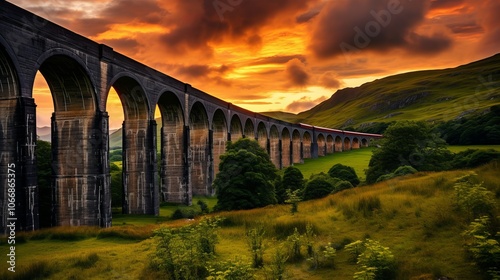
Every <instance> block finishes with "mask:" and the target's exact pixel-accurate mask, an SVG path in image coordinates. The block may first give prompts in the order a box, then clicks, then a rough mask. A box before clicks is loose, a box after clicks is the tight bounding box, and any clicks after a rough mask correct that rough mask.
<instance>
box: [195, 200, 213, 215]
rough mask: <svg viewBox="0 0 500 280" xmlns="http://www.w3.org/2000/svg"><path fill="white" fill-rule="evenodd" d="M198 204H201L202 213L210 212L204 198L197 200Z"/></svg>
mask: <svg viewBox="0 0 500 280" xmlns="http://www.w3.org/2000/svg"><path fill="white" fill-rule="evenodd" d="M196 204H198V206H200V209H201V213H202V214H207V213H208V212H210V210H209V209H208V205H207V203H206V202H205V201H203V200H198V201H197V202H196Z"/></svg>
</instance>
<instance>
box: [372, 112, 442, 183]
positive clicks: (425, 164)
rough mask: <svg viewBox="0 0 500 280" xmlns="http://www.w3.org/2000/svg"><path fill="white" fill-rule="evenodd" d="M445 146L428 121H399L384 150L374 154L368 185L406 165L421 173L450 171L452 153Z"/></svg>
mask: <svg viewBox="0 0 500 280" xmlns="http://www.w3.org/2000/svg"><path fill="white" fill-rule="evenodd" d="M445 145H446V143H445V141H444V140H443V139H441V138H439V137H438V136H437V135H436V134H435V133H433V131H432V129H431V128H430V127H429V126H428V125H427V124H426V123H424V122H415V121H402V122H397V123H395V124H393V125H391V126H390V127H389V128H387V130H386V132H385V134H384V138H383V139H382V140H381V147H380V148H379V149H376V150H374V151H373V155H372V157H371V159H370V163H369V164H368V169H367V170H366V182H367V183H369V184H371V183H375V181H376V180H377V179H378V178H379V177H380V176H382V175H384V174H388V173H391V172H393V171H394V170H396V169H397V168H398V167H399V166H402V165H409V166H412V167H414V168H415V169H417V170H421V171H427V170H443V169H449V168H450V167H451V166H449V164H448V162H449V161H450V160H451V157H452V154H451V152H449V151H448V150H447V149H446V148H445Z"/></svg>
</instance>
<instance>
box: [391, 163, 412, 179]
mask: <svg viewBox="0 0 500 280" xmlns="http://www.w3.org/2000/svg"><path fill="white" fill-rule="evenodd" d="M417 172H418V170H417V169H415V168H413V167H412V166H410V165H403V166H400V167H398V168H397V169H396V170H395V171H394V172H393V174H394V175H395V176H404V175H408V174H415V173H417Z"/></svg>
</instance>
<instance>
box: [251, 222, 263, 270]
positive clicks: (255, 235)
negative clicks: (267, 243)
mask: <svg viewBox="0 0 500 280" xmlns="http://www.w3.org/2000/svg"><path fill="white" fill-rule="evenodd" d="M264 233H265V231H264V228H263V227H262V226H260V227H257V228H253V229H250V230H248V231H247V244H248V247H249V249H250V253H251V254H252V267H253V268H259V267H262V266H263V265H264V247H263V245H262V242H263V241H264Z"/></svg>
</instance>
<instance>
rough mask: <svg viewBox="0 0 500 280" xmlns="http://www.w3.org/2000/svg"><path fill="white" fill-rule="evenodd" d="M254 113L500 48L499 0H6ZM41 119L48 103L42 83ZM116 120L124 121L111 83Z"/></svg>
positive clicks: (293, 107)
mask: <svg viewBox="0 0 500 280" xmlns="http://www.w3.org/2000/svg"><path fill="white" fill-rule="evenodd" d="M9 2H12V3H14V4H16V5H18V6H20V7H22V8H24V9H27V10H30V11H32V12H34V13H35V14H38V15H40V16H42V17H44V18H46V19H48V20H51V21H53V22H55V23H57V24H59V25H61V26H63V27H65V28H68V29H70V30H72V31H74V32H76V33H79V34H81V35H83V36H86V37H88V38H90V39H92V40H94V41H96V42H99V43H103V44H106V45H108V46H110V47H112V48H113V49H114V50H115V51H117V52H120V53H122V54H124V55H127V56H129V57H131V58H133V59H135V60H137V61H139V62H142V63H144V64H146V65H148V66H150V67H153V68H155V69H157V70H159V71H161V72H163V73H165V74H167V75H170V76H173V77H175V78H177V79H179V80H181V81H183V82H186V83H189V84H191V85H192V86H193V87H196V88H198V89H201V90H203V91H205V92H207V93H209V94H211V95H214V96H216V97H218V98H221V99H223V100H225V101H227V102H231V103H233V104H236V105H239V106H241V107H243V108H247V109H249V110H252V111H256V112H263V111H287V112H292V113H298V112H301V111H304V110H307V109H309V108H311V107H313V106H314V105H316V104H318V103H319V102H321V101H323V100H325V99H328V98H329V97H330V96H331V95H332V94H333V93H335V91H336V90H338V89H342V88H345V87H355V86H359V85H361V84H363V83H365V82H369V81H372V80H375V79H378V78H382V77H385V76H389V75H394V74H398V73H404V72H409V71H415V70H421V69H440V68H449V67H456V66H458V65H462V64H466V63H469V62H472V61H475V60H479V59H482V58H486V57H489V56H491V55H494V54H496V53H498V52H499V51H500V17H499V16H498V15H499V14H500V1H498V0H484V1H479V0H420V1H418V0H141V1H137V0H9ZM34 96H35V98H36V100H35V101H36V103H37V105H38V107H37V110H38V113H39V114H38V116H37V118H38V126H42V125H48V124H49V123H50V113H51V112H52V110H53V105H52V100H51V97H50V91H49V90H48V88H47V86H46V84H45V81H44V80H43V77H41V76H39V77H37V79H36V82H35V89H34ZM107 110H108V112H109V114H110V116H111V117H110V127H111V128H116V127H119V126H120V125H121V122H122V120H123V113H122V110H121V106H120V101H119V99H118V97H117V95H116V94H113V93H112V94H111V95H110V98H109V99H108V105H107Z"/></svg>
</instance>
